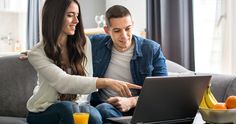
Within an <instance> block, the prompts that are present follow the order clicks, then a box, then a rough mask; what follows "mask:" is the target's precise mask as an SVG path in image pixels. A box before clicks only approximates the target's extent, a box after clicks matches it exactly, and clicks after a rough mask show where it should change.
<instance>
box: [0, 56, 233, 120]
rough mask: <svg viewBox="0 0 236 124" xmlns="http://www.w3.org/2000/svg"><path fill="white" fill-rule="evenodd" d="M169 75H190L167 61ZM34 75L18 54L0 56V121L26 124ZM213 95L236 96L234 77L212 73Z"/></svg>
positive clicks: (185, 70) (187, 71) (33, 71)
mask: <svg viewBox="0 0 236 124" xmlns="http://www.w3.org/2000/svg"><path fill="white" fill-rule="evenodd" d="M167 66H168V72H169V73H170V75H172V74H174V75H176V74H177V75H178V74H181V75H182V74H191V73H193V72H191V71H189V70H187V69H185V68H183V67H182V66H180V65H178V64H176V63H174V62H171V61H167ZM36 80H37V74H36V72H35V70H34V69H33V68H32V66H31V65H30V64H29V62H28V61H21V60H19V59H18V56H17V55H15V56H6V57H0V124H27V123H26V121H25V117H26V114H27V109H26V107H25V106H26V101H27V100H28V98H29V97H30V96H31V95H32V92H33V88H34V86H35V85H36ZM212 88H213V89H212V90H213V94H214V95H215V97H216V98H217V100H219V101H223V100H224V99H225V98H226V97H227V96H229V95H232V94H234V95H236V77H235V76H230V75H213V78H212Z"/></svg>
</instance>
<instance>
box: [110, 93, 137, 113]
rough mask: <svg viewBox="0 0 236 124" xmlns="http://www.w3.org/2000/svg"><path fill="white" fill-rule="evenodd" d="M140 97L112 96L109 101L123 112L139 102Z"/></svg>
mask: <svg viewBox="0 0 236 124" xmlns="http://www.w3.org/2000/svg"><path fill="white" fill-rule="evenodd" d="M137 100H138V97H119V96H117V97H110V98H109V99H107V102H108V103H110V104H111V105H113V106H115V107H116V108H117V109H119V110H120V111H121V112H127V111H129V110H130V109H131V108H134V107H135V106H136V104H137Z"/></svg>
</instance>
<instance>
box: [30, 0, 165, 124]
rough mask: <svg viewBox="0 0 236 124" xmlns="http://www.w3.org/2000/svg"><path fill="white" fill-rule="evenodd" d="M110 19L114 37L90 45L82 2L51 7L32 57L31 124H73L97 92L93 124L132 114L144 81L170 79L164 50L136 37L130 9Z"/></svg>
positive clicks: (52, 2) (56, 2) (62, 1)
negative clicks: (81, 105) (79, 105)
mask: <svg viewBox="0 0 236 124" xmlns="http://www.w3.org/2000/svg"><path fill="white" fill-rule="evenodd" d="M62 15H64V16H62ZM105 16H106V25H107V26H105V27H104V30H105V32H106V33H107V34H109V35H95V36H91V37H90V39H89V38H87V37H86V36H85V34H84V28H83V23H82V16H81V11H80V6H79V3H78V1H77V0H46V1H45V4H44V7H43V11H42V35H43V39H42V41H41V42H39V43H38V44H37V45H36V46H35V47H34V48H33V49H32V50H31V51H30V52H29V53H28V59H29V62H30V63H31V64H32V65H33V67H34V68H35V70H36V71H37V72H38V84H37V86H36V87H35V89H34V91H33V95H32V96H31V98H30V99H29V100H28V102H27V109H28V110H29V114H28V116H27V122H28V123H29V124H58V123H65V124H73V116H72V114H73V106H74V104H75V103H80V102H82V101H87V95H86V94H90V93H93V92H94V93H93V94H92V98H91V102H92V104H93V105H97V106H96V108H95V107H92V106H90V119H89V123H90V124H101V123H103V121H105V118H107V117H114V116H123V115H126V114H132V110H133V108H134V107H135V106H136V103H137V99H138V92H137V90H135V89H141V86H142V84H143V81H144V78H145V77H147V76H162V75H167V70H166V64H165V58H164V56H163V54H162V51H161V48H160V45H159V44H157V43H156V42H154V41H151V40H147V39H143V38H141V37H138V36H135V35H132V29H133V21H132V17H131V14H130V12H129V11H128V10H127V9H126V8H125V7H123V6H119V5H115V6H112V7H111V8H109V9H108V10H107V11H106V14H105ZM90 40H91V42H90ZM90 43H92V47H91V44H90ZM91 52H92V53H91ZM97 89H99V91H98V92H95V91H96V90H97Z"/></svg>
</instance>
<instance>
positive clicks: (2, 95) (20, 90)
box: [0, 55, 37, 117]
mask: <svg viewBox="0 0 236 124" xmlns="http://www.w3.org/2000/svg"><path fill="white" fill-rule="evenodd" d="M36 82H37V73H36V71H35V70H34V69H33V67H32V66H31V64H30V63H29V62H28V61H27V60H24V61H22V60H19V59H18V56H17V55H13V56H6V57H0V116H14V117H25V116H26V114H27V109H26V102H27V100H28V99H29V97H30V96H31V95H32V93H33V88H34V86H35V85H36Z"/></svg>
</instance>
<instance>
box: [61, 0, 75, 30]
mask: <svg viewBox="0 0 236 124" xmlns="http://www.w3.org/2000/svg"><path fill="white" fill-rule="evenodd" d="M78 15H79V7H78V5H77V4H76V3H75V2H72V3H71V4H70V6H69V7H68V8H67V10H66V14H65V17H64V24H63V28H62V33H63V34H65V35H74V34H75V28H76V25H77V24H78V23H79V20H78V18H77V17H78Z"/></svg>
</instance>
